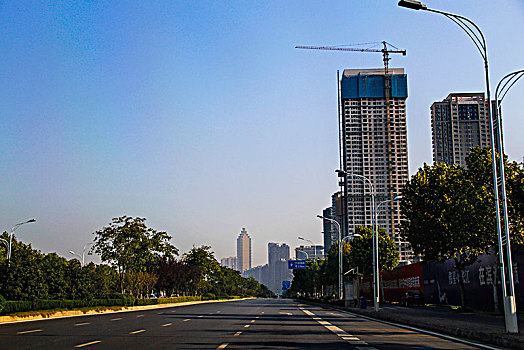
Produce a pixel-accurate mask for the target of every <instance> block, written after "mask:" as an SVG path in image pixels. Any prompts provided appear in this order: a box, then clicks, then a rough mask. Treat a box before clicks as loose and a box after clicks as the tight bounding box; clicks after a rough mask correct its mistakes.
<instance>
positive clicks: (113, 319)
mask: <svg viewBox="0 0 524 350" xmlns="http://www.w3.org/2000/svg"><path fill="white" fill-rule="evenodd" d="M121 319H122V317H118V318H112V319H111V321H120V320H121Z"/></svg>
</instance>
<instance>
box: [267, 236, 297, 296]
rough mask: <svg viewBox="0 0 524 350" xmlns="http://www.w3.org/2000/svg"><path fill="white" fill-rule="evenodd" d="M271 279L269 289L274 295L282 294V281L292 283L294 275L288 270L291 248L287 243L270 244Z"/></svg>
mask: <svg viewBox="0 0 524 350" xmlns="http://www.w3.org/2000/svg"><path fill="white" fill-rule="evenodd" d="M267 251H268V267H269V276H268V277H269V278H268V285H267V287H268V288H269V289H270V290H272V291H273V293H276V294H281V293H282V281H291V280H292V278H293V273H292V272H291V270H289V268H288V263H287V261H288V260H289V246H288V245H287V244H285V243H268V245H267Z"/></svg>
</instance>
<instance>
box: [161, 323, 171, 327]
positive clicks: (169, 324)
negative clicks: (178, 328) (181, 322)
mask: <svg viewBox="0 0 524 350" xmlns="http://www.w3.org/2000/svg"><path fill="white" fill-rule="evenodd" d="M171 325H172V323H166V324H163V325H162V327H168V326H171Z"/></svg>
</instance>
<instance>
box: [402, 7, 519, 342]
mask: <svg viewBox="0 0 524 350" xmlns="http://www.w3.org/2000/svg"><path fill="white" fill-rule="evenodd" d="M398 6H400V7H405V8H408V9H412V10H424V11H429V12H434V13H438V14H441V15H443V16H446V17H447V18H449V19H450V20H452V21H453V22H455V24H457V25H458V26H459V27H460V28H461V29H462V30H463V31H464V32H465V33H466V34H467V35H468V36H469V38H470V39H471V40H472V41H473V43H474V44H475V46H476V47H477V49H478V51H479V53H480V55H481V56H482V59H483V60H484V74H485V80H486V98H487V101H488V106H487V107H488V118H489V128H490V133H491V165H492V168H493V170H492V172H493V194H494V196H495V213H496V221H497V234H498V236H499V237H501V236H502V235H501V231H502V229H501V226H502V225H501V221H500V205H499V193H498V184H497V160H496V156H495V153H496V148H495V129H494V125H493V124H494V123H493V117H492V113H491V95H490V86H489V68H488V49H487V46H486V40H485V38H484V34H482V31H481V30H480V28H479V27H478V26H477V25H476V24H475V23H474V22H473V21H471V20H470V19H469V18H466V17H464V16H460V15H456V14H453V13H449V12H444V11H440V10H434V9H430V8H428V7H427V6H426V5H425V4H423V3H422V2H420V1H417V0H401V1H399V2H398ZM499 128H500V126H499ZM500 152H501V155H500V157H501V158H503V157H504V155H503V149H502V148H501V149H500ZM502 169H503V168H502ZM505 181H506V179H505V178H504V173H503V172H502V174H501V178H500V182H501V183H502V184H504V183H505ZM503 201H504V202H506V198H503ZM503 205H504V206H505V205H506V203H504V204H503ZM506 225H507V222H506ZM504 315H505V320H506V332H508V333H518V325H517V314H516V312H512V310H509V308H507V306H506V303H504Z"/></svg>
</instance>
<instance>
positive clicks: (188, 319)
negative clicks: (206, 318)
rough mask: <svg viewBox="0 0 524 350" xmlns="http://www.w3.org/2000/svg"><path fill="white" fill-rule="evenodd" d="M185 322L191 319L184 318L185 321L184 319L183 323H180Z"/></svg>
mask: <svg viewBox="0 0 524 350" xmlns="http://www.w3.org/2000/svg"><path fill="white" fill-rule="evenodd" d="M187 321H191V319H190V318H186V319H185V320H184V321H182V322H187Z"/></svg>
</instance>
